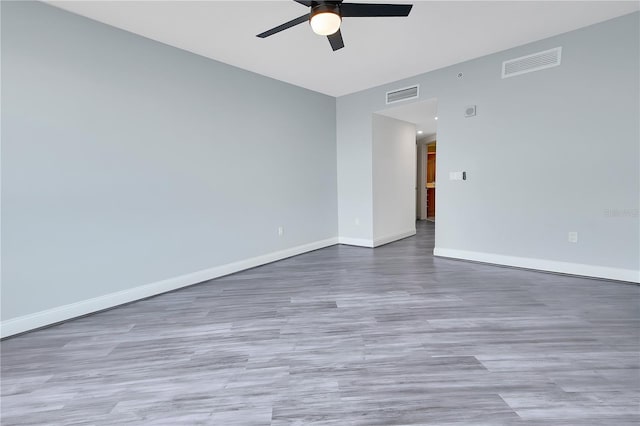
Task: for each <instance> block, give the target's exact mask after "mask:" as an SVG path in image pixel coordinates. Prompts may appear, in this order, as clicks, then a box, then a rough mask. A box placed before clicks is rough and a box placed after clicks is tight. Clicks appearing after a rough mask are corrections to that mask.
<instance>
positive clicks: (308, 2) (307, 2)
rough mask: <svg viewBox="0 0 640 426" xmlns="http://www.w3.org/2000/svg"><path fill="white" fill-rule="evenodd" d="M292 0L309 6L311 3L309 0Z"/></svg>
mask: <svg viewBox="0 0 640 426" xmlns="http://www.w3.org/2000/svg"><path fill="white" fill-rule="evenodd" d="M293 1H295V2H296V3H300V4H301V5H303V6H307V7H311V3H312V2H310V1H304V0H293Z"/></svg>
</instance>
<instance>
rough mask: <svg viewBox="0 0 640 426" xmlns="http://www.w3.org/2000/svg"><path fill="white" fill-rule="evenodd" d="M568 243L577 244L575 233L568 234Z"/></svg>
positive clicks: (576, 234)
mask: <svg viewBox="0 0 640 426" xmlns="http://www.w3.org/2000/svg"><path fill="white" fill-rule="evenodd" d="M568 238H569V242H570V243H577V242H578V233H577V232H575V231H572V232H569V237H568Z"/></svg>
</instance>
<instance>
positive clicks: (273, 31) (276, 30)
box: [256, 13, 309, 38]
mask: <svg viewBox="0 0 640 426" xmlns="http://www.w3.org/2000/svg"><path fill="white" fill-rule="evenodd" d="M308 20H309V14H308V13H307V14H306V15H302V16H299V17H297V18H296V19H292V20H290V21H289V22H285V23H284V24H282V25H278V26H277V27H275V28H271V29H270V30H269V31H265V32H263V33H260V34H258V35H257V36H256V37H260V38H265V37H269V36H271V35H274V34H276V33H279V32H280V31H283V30H286V29H287V28H291V27H295V26H296V25H298V24H302V23H303V22H306V21H308Z"/></svg>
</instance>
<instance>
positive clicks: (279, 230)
mask: <svg viewBox="0 0 640 426" xmlns="http://www.w3.org/2000/svg"><path fill="white" fill-rule="evenodd" d="M283 234H284V228H283V227H282V226H278V237H282V235H283Z"/></svg>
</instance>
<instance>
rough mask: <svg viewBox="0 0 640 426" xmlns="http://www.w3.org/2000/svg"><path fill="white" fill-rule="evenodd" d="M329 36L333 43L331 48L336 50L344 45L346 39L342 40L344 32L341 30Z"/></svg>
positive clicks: (330, 41)
mask: <svg viewBox="0 0 640 426" xmlns="http://www.w3.org/2000/svg"><path fill="white" fill-rule="evenodd" d="M327 38H328V39H329V43H331V48H332V49H333V51H334V52H335V51H336V50H338V49H342V48H343V47H344V41H343V40H342V33H341V32H340V30H338V31H336V32H335V33H333V34H331V35H328V36H327Z"/></svg>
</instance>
